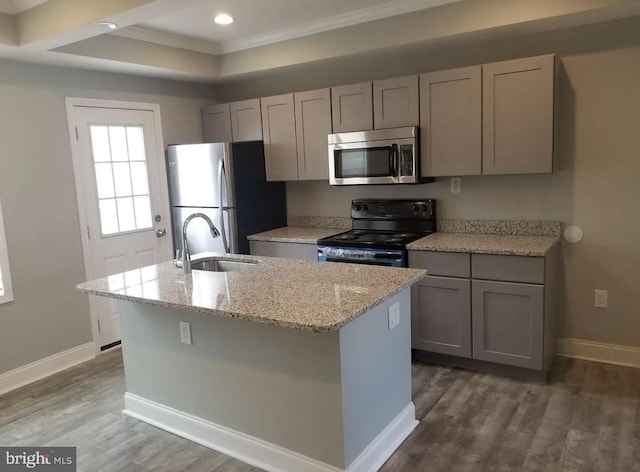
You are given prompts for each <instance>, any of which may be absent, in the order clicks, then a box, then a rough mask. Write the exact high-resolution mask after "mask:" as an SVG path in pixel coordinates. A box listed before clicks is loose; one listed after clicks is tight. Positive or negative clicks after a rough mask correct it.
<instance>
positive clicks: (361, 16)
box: [109, 0, 460, 55]
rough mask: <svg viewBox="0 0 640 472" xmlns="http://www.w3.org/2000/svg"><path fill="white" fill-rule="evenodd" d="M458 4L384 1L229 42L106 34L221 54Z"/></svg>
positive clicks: (142, 31)
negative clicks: (379, 3)
mask: <svg viewBox="0 0 640 472" xmlns="http://www.w3.org/2000/svg"><path fill="white" fill-rule="evenodd" d="M458 1H460V0H395V1H393V2H387V3H384V4H381V5H376V6H373V7H369V8H363V9H361V10H356V11H350V12H347V13H342V14H340V15H335V16H331V17H328V18H321V19H319V20H315V21H309V22H306V23H300V24H297V25H293V26H290V27H288V28H281V29H278V30H277V31H271V32H269V33H264V34H258V35H255V36H250V37H247V38H241V39H236V40H229V41H210V40H206V39H201V38H195V37H190V36H187V35H181V34H175V33H169V32H166V31H160V30H157V29H155V28H149V27H146V26H128V27H126V28H122V29H119V30H116V31H113V32H111V33H109V34H112V35H116V36H122V37H125V38H130V39H136V40H138V41H145V42H148V43H155V44H162V45H164V46H170V47H176V48H180V49H187V50H190V51H197V52H202V53H205V54H212V55H220V54H229V53H232V52H237V51H242V50H245V49H251V48H256V47H260V46H266V45H268V44H273V43H278V42H280V41H287V40H289V39H296V38H302V37H305V36H310V35H312V34H317V33H325V32H327V31H332V30H335V29H338V28H344V27H347V26H353V25H357V24H360V23H367V22H369V21H375V20H381V19H383V18H389V17H392V16H397V15H402V14H405V13H411V12H414V11H419V10H425V9H428V8H433V7H437V6H440V5H445V4H447V3H454V2H458Z"/></svg>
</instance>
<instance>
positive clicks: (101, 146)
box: [68, 99, 172, 348]
mask: <svg viewBox="0 0 640 472" xmlns="http://www.w3.org/2000/svg"><path fill="white" fill-rule="evenodd" d="M78 101H79V102H80V103H82V102H83V101H82V100H78ZM78 101H76V100H74V99H68V113H69V122H70V125H71V127H72V128H71V137H72V140H73V139H75V143H74V144H75V146H73V148H74V153H73V154H74V172H75V174H76V175H75V177H76V187H77V195H78V205H79V211H80V221H81V224H82V225H83V226H86V228H83V233H84V234H83V243H84V246H85V248H84V249H85V258H86V259H88V260H86V261H85V267H86V269H87V276H88V277H89V278H92V279H95V278H100V277H106V276H113V275H114V274H120V273H122V272H126V271H129V270H132V269H136V268H140V267H145V266H148V265H152V264H156V263H158V262H162V261H165V260H168V259H170V258H171V257H172V240H171V220H170V213H169V200H168V191H167V178H166V171H165V166H164V150H163V145H162V137H161V136H158V134H159V133H160V129H161V128H160V126H159V122H158V120H159V119H160V117H159V110H158V109H156V110H153V109H126V108H109V107H106V106H101V107H95V106H93V107H92V106H86V105H80V104H78V103H77V102H78ZM74 102H75V103H74ZM118 103H119V102H118ZM122 105H123V104H121V103H120V106H122ZM132 274H135V272H134V273H132ZM112 282H113V284H116V285H117V284H118V283H119V282H118V280H115V277H114V280H113V281H112ZM120 283H122V285H123V286H124V283H125V280H124V277H122V280H121V281H120ZM127 283H131V281H129V280H127ZM114 288H116V287H115V285H114ZM90 304H91V310H92V318H93V322H94V338H96V342H97V343H98V344H99V346H101V347H102V348H104V347H109V346H111V345H114V344H115V343H117V342H118V341H119V340H120V325H119V319H118V311H117V304H116V303H115V302H114V301H113V300H111V299H108V298H104V297H96V296H90Z"/></svg>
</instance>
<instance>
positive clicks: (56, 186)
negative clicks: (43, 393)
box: [0, 60, 213, 373]
mask: <svg viewBox="0 0 640 472" xmlns="http://www.w3.org/2000/svg"><path fill="white" fill-rule="evenodd" d="M65 97H88V98H103V99H114V100H131V101H141V102H150V103H159V104H160V108H161V114H162V124H163V133H164V141H165V144H168V143H185V142H201V141H202V131H201V127H202V125H201V119H200V107H201V106H202V105H203V104H204V103H205V102H206V101H208V100H209V101H210V100H211V99H212V98H213V92H212V87H211V86H203V85H193V84H186V83H179V82H170V81H163V80H156V79H145V78H138V77H131V76H126V75H118V74H110V73H98V72H88V71H80V70H74V69H65V68H57V67H49V66H37V65H31V64H25V63H18V62H11V61H4V60H0V104H1V107H2V108H1V111H0V199H1V201H2V206H3V210H4V219H5V228H6V233H7V234H6V236H7V245H8V252H9V259H10V264H11V275H12V279H13V288H14V297H15V302H12V303H9V304H3V305H0V373H2V372H6V371H9V370H11V369H14V368H16V367H19V366H22V365H25V364H28V363H30V362H33V361H36V360H39V359H42V358H44V357H47V356H50V355H53V354H56V353H58V352H61V351H64V350H66V349H70V348H72V347H75V346H78V345H80V344H83V343H86V342H89V341H91V326H90V321H89V306H88V302H87V296H86V295H81V294H78V293H76V292H75V285H76V284H77V283H78V282H81V281H83V280H84V279H85V275H84V266H83V258H82V247H81V242H80V231H79V226H78V211H77V205H76V197H75V188H74V182H73V169H72V163H71V154H70V148H69V139H68V128H67V117H66V110H65Z"/></svg>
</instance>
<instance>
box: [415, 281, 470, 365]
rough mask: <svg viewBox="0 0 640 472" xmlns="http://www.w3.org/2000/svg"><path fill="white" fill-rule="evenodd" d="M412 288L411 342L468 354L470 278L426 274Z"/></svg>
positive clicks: (422, 347)
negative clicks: (428, 275) (427, 275)
mask: <svg viewBox="0 0 640 472" xmlns="http://www.w3.org/2000/svg"><path fill="white" fill-rule="evenodd" d="M411 290H412V292H411V305H412V306H411V337H412V340H411V346H412V347H413V348H414V349H420V350H423V351H432V352H439V353H442V354H450V355H454V356H460V357H471V282H470V281H469V280H465V279H453V278H446V277H425V278H424V279H422V280H421V281H420V282H418V283H417V284H415V285H414V286H413V287H412V289H411Z"/></svg>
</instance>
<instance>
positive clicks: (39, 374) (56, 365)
mask: <svg viewBox="0 0 640 472" xmlns="http://www.w3.org/2000/svg"><path fill="white" fill-rule="evenodd" d="M94 357H95V349H94V345H93V341H92V342H89V343H86V344H81V345H80V346H76V347H74V348H71V349H68V350H66V351H62V352H59V353H58V354H54V355H53V356H49V357H45V358H44V359H40V360H39V361H36V362H32V363H31V364H27V365H25V366H22V367H18V368H17V369H13V370H10V371H9V372H5V373H4V374H2V375H0V395H2V394H3V393H7V392H9V391H11V390H15V389H16V388H19V387H23V386H24V385H27V384H30V383H32V382H35V381H36V380H40V379H43V378H45V377H49V376H50V375H53V374H55V373H57V372H60V371H62V370H65V369H68V368H69V367H73V366H75V365H78V364H82V363H83V362H86V361H88V360H91V359H93V358H94Z"/></svg>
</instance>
